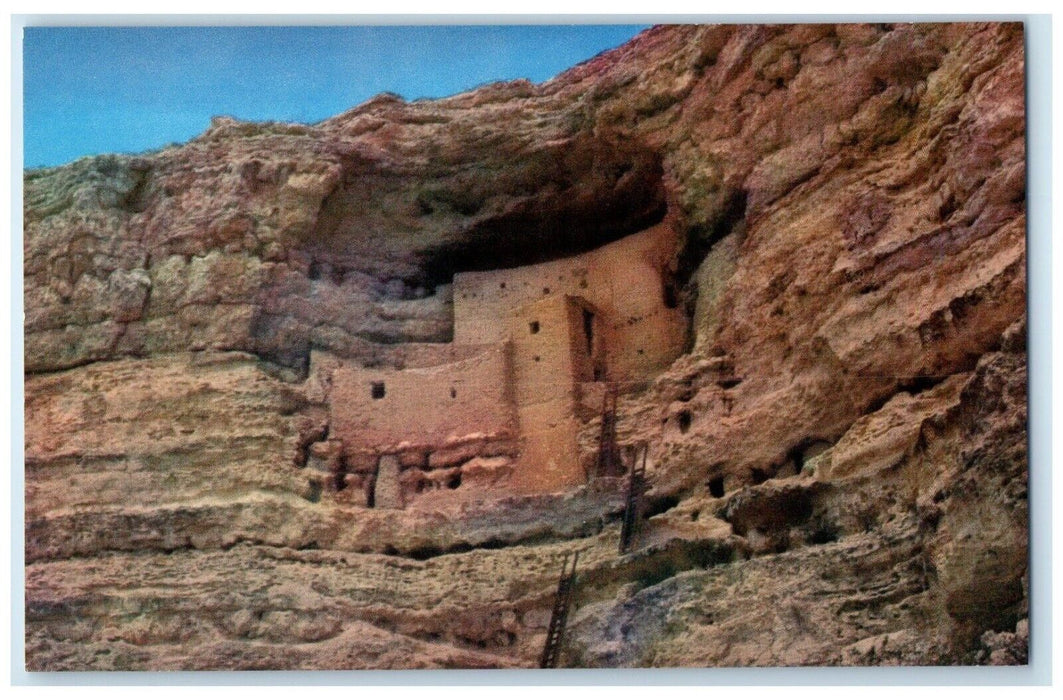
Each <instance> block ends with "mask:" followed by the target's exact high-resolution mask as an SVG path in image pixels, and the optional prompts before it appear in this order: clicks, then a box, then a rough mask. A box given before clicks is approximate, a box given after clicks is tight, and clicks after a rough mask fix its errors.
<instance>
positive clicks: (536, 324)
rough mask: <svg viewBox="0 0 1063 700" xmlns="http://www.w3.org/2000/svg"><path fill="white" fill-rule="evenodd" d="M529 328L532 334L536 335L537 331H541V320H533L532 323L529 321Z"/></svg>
mask: <svg viewBox="0 0 1063 700" xmlns="http://www.w3.org/2000/svg"><path fill="white" fill-rule="evenodd" d="M528 330H529V331H531V333H532V335H535V334H536V333H538V332H539V322H538V321H532V322H531V323H529V324H528Z"/></svg>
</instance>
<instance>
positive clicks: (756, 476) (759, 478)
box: [750, 467, 772, 484]
mask: <svg viewBox="0 0 1063 700" xmlns="http://www.w3.org/2000/svg"><path fill="white" fill-rule="evenodd" d="M750 476H751V478H752V479H753V483H754V484H763V483H764V482H765V481H767V480H768V479H770V478H771V476H772V475H771V473H770V472H768V471H765V470H763V469H757V468H756V467H753V470H752V471H751V472H750Z"/></svg>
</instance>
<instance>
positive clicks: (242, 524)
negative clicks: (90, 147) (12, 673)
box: [23, 23, 1030, 670]
mask: <svg viewBox="0 0 1063 700" xmlns="http://www.w3.org/2000/svg"><path fill="white" fill-rule="evenodd" d="M1023 87H1024V54H1023V34H1022V27H1021V25H1016V24H999V23H969V24H968V23H964V24H898V25H798V26H781V25H780V26H737V25H736V26H727V25H719V26H693V25H691V26H671V27H658V28H654V29H652V30H649V31H647V32H644V33H643V34H641V35H640V36H639V37H637V38H636V39H635V40H633V41H632V42H630V43H629V44H627V45H625V46H623V47H620V48H619V49H616V50H614V51H610V52H606V53H604V54H602V55H600V56H598V57H596V58H594V59H592V60H591V61H588V62H586V63H584V64H581V65H580V66H577V67H575V68H573V69H571V70H570V71H567V72H565V73H563V74H561V75H559V76H558V77H556V78H555V79H553V80H551V81H548V82H546V83H543V84H541V85H532V84H530V83H527V82H522V81H517V82H513V83H504V84H496V85H490V86H485V87H483V88H480V89H478V90H474V91H472V92H468V93H463V94H461V95H456V96H454V97H450V98H446V99H443V100H433V101H417V102H412V103H407V102H404V101H402V100H401V99H399V98H397V97H394V96H389V95H384V96H380V97H378V98H375V99H373V100H371V101H369V102H367V103H365V104H363V105H360V106H358V107H356V108H354V109H352V110H350V111H348V112H346V113H344V114H341V115H339V116H337V117H334V118H332V119H329V120H326V121H324V122H321V123H319V124H315V125H312V126H304V125H291V124H250V123H242V122H237V121H235V120H232V119H228V118H219V119H216V120H215V121H214V123H213V124H212V125H211V127H210V128H209V129H208V130H207V131H206V132H205V133H204V134H202V135H201V136H200V137H198V138H196V139H194V140H192V141H191V142H189V143H187V144H184V145H181V146H174V147H170V148H167V149H164V150H162V151H159V152H155V153H149V154H143V155H140V156H136V157H126V156H101V157H97V158H89V159H83V160H80V161H77V162H75V163H72V164H70V165H68V166H63V167H60V168H53V169H48V170H40V171H31V172H27V173H26V175H25V207H24V220H25V238H24V248H23V252H24V258H25V267H24V284H25V307H26V318H25V338H26V350H25V353H26V354H25V359H26V371H27V375H26V384H25V389H26V465H25V476H26V494H25V495H26V533H27V534H26V560H27V566H26V650H27V665H28V667H29V668H30V669H34V670H58V669H177V668H333V669H335V668H409V667H417V668H420V667H511V666H534V665H535V663H536V659H537V657H538V653H539V651H540V649H541V645H542V643H543V639H544V637H545V634H546V627H547V624H548V622H549V611H550V608H551V606H552V594H553V586H554V585H555V584H556V576H557V572H558V570H559V567H560V561H561V558H562V557H563V555H564V554H565V553H569V552H572V551H575V550H577V549H578V550H580V551H581V552H582V554H581V558H580V568H581V572H580V585H579V593H578V596H577V598H578V600H577V606H576V609H575V610H574V612H573V614H572V616H571V617H570V623H569V633H568V635H567V637H566V643H565V646H564V649H563V654H562V661H563V663H565V664H569V665H579V666H734V665H778V664H785V665H805V664H964V663H1023V662H1024V661H1025V649H1026V644H1027V640H1028V624H1027V622H1026V620H1027V618H1028V615H1029V605H1030V603H1029V596H1028V580H1027V560H1026V558H1027V540H1028V529H1027V451H1026V350H1025V334H1026V325H1025V324H1026V320H1025V303H1026V294H1025V283H1026V277H1025V264H1026V260H1025V250H1026V249H1025V225H1026V220H1025V150H1024V144H1025V141H1024V139H1025V114H1024V92H1023ZM658 225H663V226H665V227H666V228H667V229H668V230H670V231H674V232H675V235H676V239H675V241H674V245H673V246H672V248H671V249H670V251H669V254H668V255H666V256H665V257H664V258H663V259H661V260H659V261H657V262H656V263H655V264H656V265H657V267H656V268H655V269H657V270H658V272H659V273H660V276H661V280H663V282H662V287H663V288H662V289H661V290H660V293H661V294H662V298H664V299H666V300H667V301H668V305H669V306H670V307H673V308H675V309H677V310H678V311H679V312H682V314H683V318H684V319H685V320H686V321H685V322H686V324H687V326H686V337H685V338H684V339H683V340H684V342H683V343H682V344H681V347H679V348H678V350H679V351H681V352H680V354H679V356H678V359H676V360H675V361H674V362H671V364H667V366H665V367H663V368H660V367H657V368H654V369H653V371H652V373H651V374H650V376H648V377H647V378H646V379H645V380H644V381H640V382H630V383H627V384H625V385H624V387H623V391H622V392H621V395H620V397H619V401H618V419H619V420H618V424H617V435H618V440H619V442H620V444H621V446H623V447H624V448H630V447H632V446H634V445H637V444H639V443H643V442H645V443H648V444H649V445H650V455H649V459H648V466H649V471H648V476H649V480H650V486H651V488H650V491H649V493H648V495H647V513H646V515H647V520H646V521H645V523H644V525H643V527H642V530H641V532H640V535H639V539H638V542H637V543H636V547H635V549H634V551H632V552H631V553H630V554H627V555H625V556H623V557H618V556H617V555H616V538H617V536H618V532H619V515H620V512H621V510H622V507H623V498H622V493H621V482H622V480H615V479H614V480H610V479H595V480H592V481H591V482H590V483H588V484H585V485H582V486H573V487H571V488H567V489H564V490H558V491H556V492H544V493H516V492H515V491H513V490H511V489H508V487H506V486H505V484H504V480H503V481H499V479H498V478H497V475H498V474H499V473H501V471H500V470H502V471H504V469H511V468H512V466H513V464H512V463H511V462H505V460H510V459H514V458H515V454H516V453H519V449H518V448H517V447H514V445H513V444H512V443H511V442H507V441H508V440H509V439H510V438H511V437H512V436H509V437H506V436H502V437H500V438H499V439H498V440H495V439H494V438H491V439H487V438H483V437H481V438H477V439H478V440H480V442H476V443H475V444H472V443H469V444H466V443H461V444H457V443H455V444H453V445H430V446H423V447H424V450H423V454H422V457H424V456H426V455H428V454H429V453H432V454H435V452H432V450H439V452H440V455H441V456H439V457H437V459H436V463H435V464H434V465H433V464H430V463H424V464H422V463H421V462H419V461H418V459H419V458H417V459H415V458H414V457H409V458H408V459H406V461H405V462H403V461H402V460H401V459H399V458H396V463H395V464H394V465H389V467H388V469H394V471H395V474H396V477H395V478H396V479H397V483H396V485H395V489H396V491H394V492H391V491H387V490H386V489H383V490H382V489H375V488H374V489H373V490H369V482H370V481H371V480H372V479H373V478H379V474H380V472H379V471H376V472H374V471H373V467H366V466H359V465H357V464H353V463H347V461H346V460H347V458H346V457H345V458H344V461H343V465H342V468H340V465H341V460H340V459H339V457H338V455H340V454H342V453H343V449H342V446H337V445H336V444H335V441H336V440H338V439H339V438H337V436H336V435H332V434H330V430H331V427H332V426H331V422H330V421H331V419H330V415H331V414H330V411H331V408H332V407H331V406H330V404H329V402H328V396H329V387H328V386H326V385H325V384H323V383H322V382H323V381H324V382H326V383H327V381H328V378H329V377H330V376H331V375H330V373H329V372H321V371H318V370H320V369H321V367H322V365H321V363H319V362H312V357H315V358H336V359H334V360H329V361H334V362H340V363H349V364H352V365H356V366H359V367H376V368H382V369H388V370H401V369H403V368H406V367H417V366H418V365H419V364H423V362H424V359H425V358H426V357H428V356H432V357H435V356H436V354H437V353H439V352H444V351H440V350H439V346H440V344H444V343H449V342H450V341H452V340H453V339H454V318H453V314H454V298H453V295H454V287H453V286H452V284H453V279H454V276H455V275H460V274H462V273H485V272H488V271H492V270H499V269H507V268H513V267H517V266H526V265H532V264H535V263H541V262H549V261H558V260H563V259H565V258H567V257H570V256H578V255H581V254H584V253H586V252H587V251H591V250H594V249H597V248H599V247H600V246H603V245H605V244H608V243H610V242H612V241H617V240H621V239H626V237H627V236H630V235H632V234H635V233H638V232H640V231H644V230H646V229H648V228H651V227H654V226H658ZM419 344H431V345H432V346H433V347H432V348H431V349H425V346H422V345H419ZM625 349H626V350H627V351H630V350H631V348H625ZM445 352H448V353H450V354H449V355H448V358H447V359H448V360H451V361H454V362H460V361H463V360H465V359H467V358H466V357H464V356H462V355H461V352H462V351H461V350H459V349H455V350H451V351H445ZM326 364H327V363H326ZM594 384H595V382H588V383H587V386H585V387H582V389H581V390H580V393H579V394H578V395H577V396H576V397H575V399H574V400H575V401H576V403H575V404H574V405H576V407H577V414H578V416H579V418H580V426H579V432H578V436H577V438H578V443H577V444H578V445H579V451H580V459H582V460H586V459H588V458H591V457H593V454H594V451H595V449H596V441H597V438H598V435H599V433H600V425H599V417H598V416H599V410H600V406H601V398H600V397H601V394H600V391H601V387H600V386H599V387H596V386H593V385H594ZM503 438H504V439H503ZM470 445H472V446H470ZM443 448H446V449H443ZM418 449H421V447H418ZM446 450H450V451H449V452H447V451H446ZM425 459H427V457H425ZM492 459H494V460H502V461H497V462H490V460H492ZM477 460H478V461H477ZM422 467H426V468H424V469H422ZM377 468H378V469H379V468H382V467H377ZM411 470H412V471H411ZM448 470H449V471H448ZM455 470H456V471H455ZM459 472H460V473H461V474H462V475H463V479H462V481H461V484H460V486H459V487H456V488H451V487H450V485H451V484H453V477H454V474H456V473H459ZM466 474H473V475H475V474H479V475H480V480H479V481H478V480H477V478H470V479H466V478H464V475H466ZM403 475H405V476H403ZM389 478H390V477H389ZM402 479H406V480H405V481H402ZM422 479H423V480H424V481H422ZM402 489H405V490H402ZM369 493H373V494H374V496H375V495H376V494H377V493H380V494H382V495H383V497H384V498H385V500H386V501H387V502H386V503H384V502H382V504H381V505H402V506H404V508H387V507H375V506H376V504H375V503H373V504H372V505H373V506H374V507H372V508H370V507H368V506H369V505H371V504H370V503H369V499H368V494H369ZM411 493H415V494H417V497H416V498H407V496H408V495H409V494H411ZM389 494H390V495H389ZM395 494H398V495H395ZM403 494H406V495H403ZM407 501H408V502H407Z"/></svg>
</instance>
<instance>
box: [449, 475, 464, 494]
mask: <svg viewBox="0 0 1063 700" xmlns="http://www.w3.org/2000/svg"><path fill="white" fill-rule="evenodd" d="M459 486H461V472H458V473H457V474H455V475H454V476H452V477H450V478H449V479H447V488H448V489H451V490H453V489H456V488H458V487H459Z"/></svg>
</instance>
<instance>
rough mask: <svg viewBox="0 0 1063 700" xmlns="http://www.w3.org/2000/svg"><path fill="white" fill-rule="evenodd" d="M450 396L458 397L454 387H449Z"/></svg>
mask: <svg viewBox="0 0 1063 700" xmlns="http://www.w3.org/2000/svg"><path fill="white" fill-rule="evenodd" d="M450 398H452V399H456V398H458V390H457V389H455V388H454V387H450Z"/></svg>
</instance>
